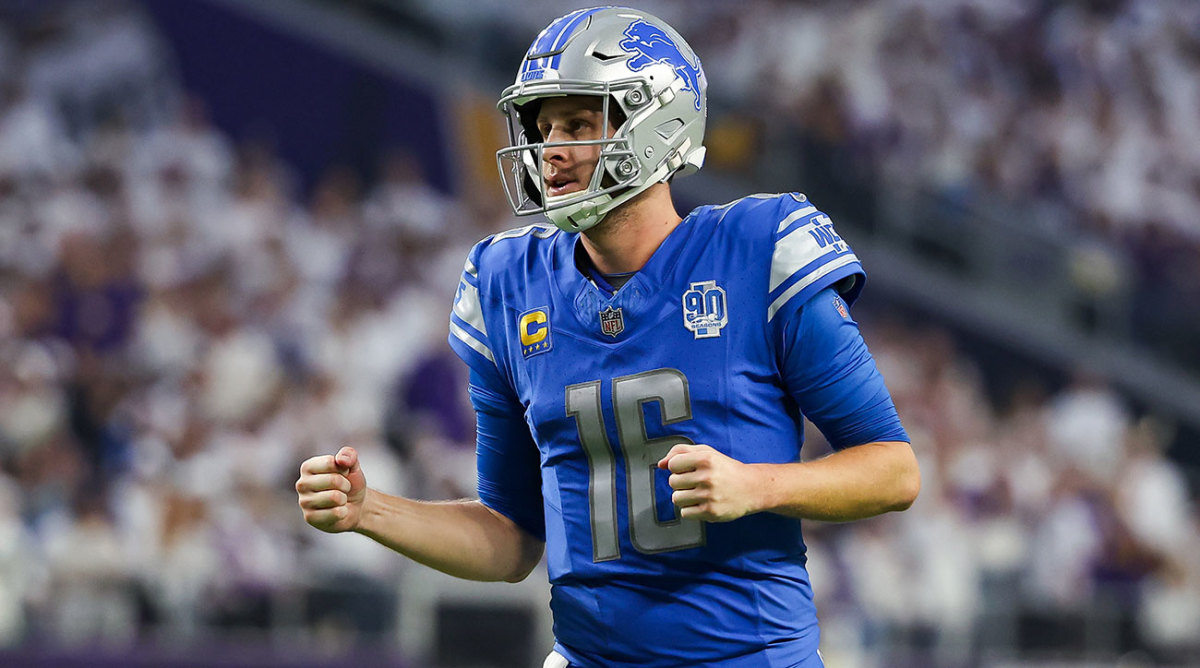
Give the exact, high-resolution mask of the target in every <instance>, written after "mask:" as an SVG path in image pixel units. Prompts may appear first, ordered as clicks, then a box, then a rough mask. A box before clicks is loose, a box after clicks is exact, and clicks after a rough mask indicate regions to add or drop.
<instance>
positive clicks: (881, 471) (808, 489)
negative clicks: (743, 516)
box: [751, 442, 921, 522]
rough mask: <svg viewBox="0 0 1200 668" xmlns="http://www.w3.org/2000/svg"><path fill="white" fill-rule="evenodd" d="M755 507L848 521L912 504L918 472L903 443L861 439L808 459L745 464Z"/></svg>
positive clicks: (917, 489)
mask: <svg viewBox="0 0 1200 668" xmlns="http://www.w3.org/2000/svg"><path fill="white" fill-rule="evenodd" d="M751 466H752V468H753V469H754V471H755V477H756V478H758V483H757V485H756V487H757V489H759V490H761V495H760V498H759V499H758V502H757V504H756V505H757V506H758V507H757V509H758V510H765V511H771V512H776V513H780V514H783V515H789V516H792V517H800V518H803V519H815V520H823V521H827V522H848V521H851V520H858V519H863V518H867V517H873V516H875V515H880V514H882V513H886V512H890V511H895V510H904V509H906V508H908V507H909V506H911V505H912V503H913V501H914V500H915V499H916V497H917V493H918V491H919V490H920V487H921V476H920V472H919V470H918V468H917V460H916V457H915V456H914V455H913V452H912V448H911V447H910V446H909V444H907V443H904V442H883V443H867V444H865V445H859V446H854V447H850V448H846V449H845V450H841V451H838V452H835V453H833V454H831V455H829V456H828V457H824V458H821V459H818V460H814V461H811V462H797V463H790V464H754V465H751Z"/></svg>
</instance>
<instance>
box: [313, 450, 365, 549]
mask: <svg viewBox="0 0 1200 668" xmlns="http://www.w3.org/2000/svg"><path fill="white" fill-rule="evenodd" d="M296 493H297V494H299V495H300V509H301V510H303V511H304V521H305V522H308V523H309V524H311V525H313V526H314V527H316V528H318V529H320V530H321V531H327V532H329V533H339V532H342V531H353V530H354V529H355V528H357V527H358V523H359V522H360V521H361V519H362V509H363V501H364V500H365V499H366V497H367V479H366V477H365V476H364V475H363V472H362V469H361V468H359V465H358V452H357V451H355V449H354V448H351V447H344V448H342V449H341V450H338V453H337V454H336V455H321V456H318V457H312V458H310V459H306V460H304V463H303V464H301V465H300V479H299V480H297V481H296Z"/></svg>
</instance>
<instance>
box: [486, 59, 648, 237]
mask: <svg viewBox="0 0 1200 668" xmlns="http://www.w3.org/2000/svg"><path fill="white" fill-rule="evenodd" d="M575 83H578V87H576V86H574V85H573V84H575ZM554 84H555V85H554V88H553V93H551V94H543V95H538V94H536V92H534V91H533V90H530V89H529V88H526V89H525V90H523V91H519V92H518V91H514V92H513V93H512V94H510V95H506V96H505V97H504V98H503V99H502V100H501V101H500V108H501V110H502V111H503V112H504V113H505V116H506V117H507V120H508V136H509V144H510V145H509V146H508V147H507V148H503V149H501V150H499V151H498V152H497V153H496V160H497V164H498V166H499V168H500V174H501V176H502V177H503V178H502V181H503V184H504V192H505V194H506V195H507V196H508V201H509V204H510V205H511V206H512V207H513V211H514V213H516V215H518V216H524V215H532V214H538V213H540V214H544V215H545V216H546V217H547V218H548V219H550V220H551V221H552V222H553V223H554V224H555V225H557V226H558V227H560V228H561V229H564V230H567V231H572V232H580V231H583V230H585V229H587V228H588V227H591V226H592V225H594V224H595V223H596V222H598V221H599V220H600V218H603V216H604V214H606V213H608V212H609V211H611V210H612V209H613V208H615V207H616V206H617V205H619V204H620V203H622V202H624V201H626V200H627V199H629V198H630V197H632V196H633V195H634V194H637V192H641V191H642V190H644V189H645V188H644V187H641V188H639V187H638V186H639V185H643V182H642V176H643V173H642V171H643V170H642V164H641V162H639V161H638V160H637V159H636V156H635V155H634V152H633V148H632V146H631V144H630V141H629V136H628V118H627V116H626V112H625V110H624V109H623V108H621V106H620V105H619V104H618V103H617V102H616V100H615V98H614V95H618V94H620V95H625V94H627V92H626V91H628V90H630V89H633V88H637V87H638V86H639V85H640V81H637V80H633V81H630V82H628V83H627V84H626V85H621V84H619V83H618V84H615V85H613V84H608V83H604V84H601V85H599V86H597V85H596V84H594V83H591V82H570V81H556V82H554ZM567 95H590V96H596V97H599V98H601V100H602V105H601V110H602V115H601V123H602V128H603V129H602V133H601V137H600V138H599V139H589V140H583V141H558V142H545V141H542V139H541V135H540V132H539V131H538V129H537V126H536V122H535V121H536V117H537V113H538V110H539V108H540V103H541V102H542V101H543V100H545V99H547V98H549V97H563V96H567ZM635 97H636V95H635ZM613 128H615V132H614V131H613ZM610 132H612V135H611V136H610V134H609V133H610ZM581 146H599V147H600V152H599V156H598V157H597V159H596V165H595V168H594V169H593V170H592V176H591V179H590V181H589V182H588V183H587V184H585V187H584V189H583V190H580V191H577V192H572V193H567V194H565V195H558V196H554V195H549V194H547V192H546V180H545V178H544V177H543V172H542V169H543V159H544V155H545V152H546V150H548V149H556V148H563V149H572V148H576V147H581ZM645 185H649V184H645ZM631 189H632V192H631Z"/></svg>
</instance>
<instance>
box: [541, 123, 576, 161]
mask: <svg viewBox="0 0 1200 668" xmlns="http://www.w3.org/2000/svg"><path fill="white" fill-rule="evenodd" d="M570 139H571V137H570V136H569V135H568V134H567V133H566V132H564V131H563V130H560V129H558V128H553V129H551V130H550V134H548V135H546V139H545V140H543V143H544V144H553V143H557V142H564V141H570ZM569 156H570V151H569V149H568V148H566V147H565V146H552V145H551V146H543V147H542V160H543V161H544V162H553V163H563V162H566V161H567V158H568V157H569Z"/></svg>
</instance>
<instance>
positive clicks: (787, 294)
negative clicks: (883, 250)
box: [767, 253, 858, 322]
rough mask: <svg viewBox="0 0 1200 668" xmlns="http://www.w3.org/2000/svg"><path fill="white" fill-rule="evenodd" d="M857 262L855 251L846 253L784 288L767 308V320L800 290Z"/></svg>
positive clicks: (772, 317) (773, 316)
mask: <svg viewBox="0 0 1200 668" xmlns="http://www.w3.org/2000/svg"><path fill="white" fill-rule="evenodd" d="M855 262H858V257H857V256H856V255H855V254H854V253H846V254H845V255H843V256H841V257H838V258H835V259H834V260H833V261H831V262H829V263H827V264H823V265H821V267H820V268H819V269H817V270H816V271H814V272H812V273H811V274H809V275H807V276H805V277H804V278H802V279H800V280H799V281H797V282H796V284H795V285H793V286H792V287H790V288H788V289H787V290H784V292H783V294H781V295H779V297H777V298H776V299H775V301H773V302H771V306H770V307H769V308H768V309H767V322H771V320H772V319H774V318H775V314H776V313H778V312H779V309H781V308H783V305H784V304H786V303H788V300H790V299H791V298H792V297H795V296H796V295H797V294H799V293H800V291H802V290H804V288H807V287H808V286H810V285H812V284H813V283H815V282H817V281H818V280H820V279H821V278H824V277H825V276H827V275H829V274H830V273H831V272H833V271H834V270H837V269H841V268H842V267H844V266H846V265H848V264H853V263H855Z"/></svg>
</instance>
